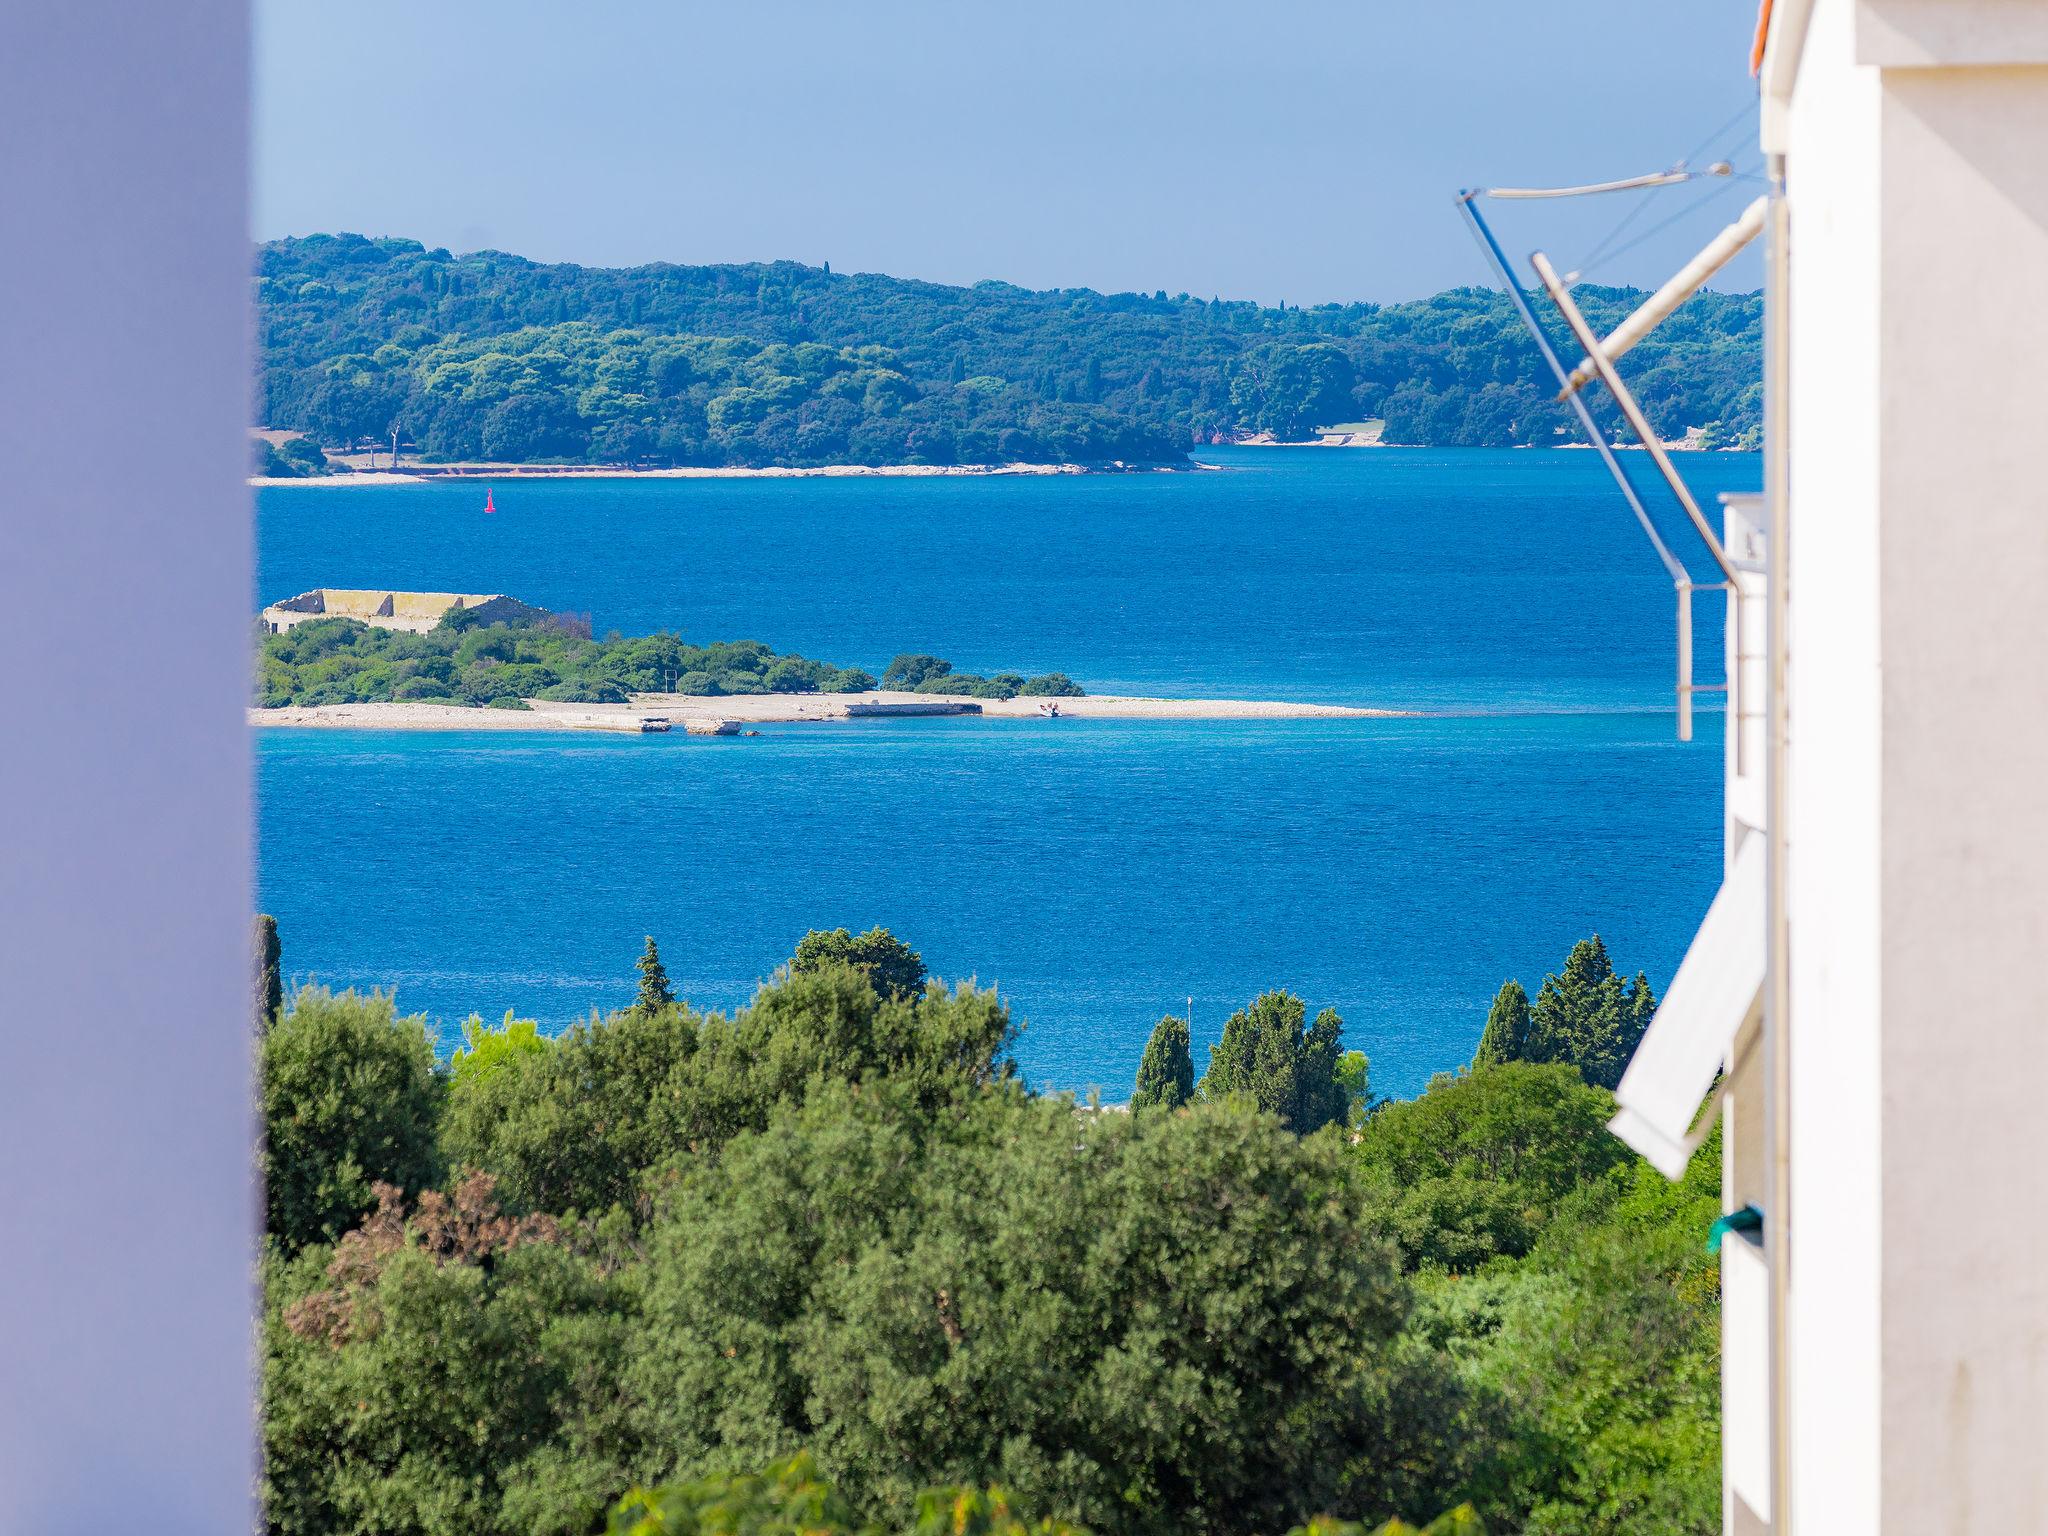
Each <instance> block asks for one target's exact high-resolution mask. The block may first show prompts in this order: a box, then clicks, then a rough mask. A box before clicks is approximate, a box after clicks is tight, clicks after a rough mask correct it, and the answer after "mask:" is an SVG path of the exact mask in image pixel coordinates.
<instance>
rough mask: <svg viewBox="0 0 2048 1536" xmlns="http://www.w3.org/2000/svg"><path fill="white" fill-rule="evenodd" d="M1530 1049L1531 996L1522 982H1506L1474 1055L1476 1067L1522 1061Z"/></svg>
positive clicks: (1494, 998)
mask: <svg viewBox="0 0 2048 1536" xmlns="http://www.w3.org/2000/svg"><path fill="white" fill-rule="evenodd" d="M1528 1048H1529V994H1528V993H1527V992H1524V991H1523V990H1522V984H1521V983H1520V982H1519V981H1513V980H1509V981H1504V982H1502V983H1501V984H1500V990H1499V991H1498V992H1496V993H1494V994H1493V1007H1492V1008H1491V1009H1489V1010H1488V1011H1487V1015H1486V1028H1485V1030H1484V1031H1482V1032H1481V1034H1480V1036H1479V1049H1478V1050H1477V1051H1474V1052H1473V1053H1472V1065H1473V1067H1474V1068H1478V1067H1497V1066H1500V1065H1501V1064H1502V1063H1503V1062H1509V1061H1522V1060H1524V1059H1525V1055H1524V1053H1525V1052H1526V1051H1527V1050H1528Z"/></svg>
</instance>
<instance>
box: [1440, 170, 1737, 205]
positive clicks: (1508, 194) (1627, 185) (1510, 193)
mask: <svg viewBox="0 0 2048 1536" xmlns="http://www.w3.org/2000/svg"><path fill="white" fill-rule="evenodd" d="M1698 174H1699V172H1697V171H1678V170H1672V171H1652V172H1651V173H1650V174H1649V175H1647V176H1625V177H1623V178H1622V179H1621V180H1620V181H1596V182H1592V183H1590V184H1588V185H1586V186H1583V187H1477V188H1474V189H1473V190H1472V191H1470V192H1467V193H1466V194H1465V196H1466V197H1468V198H1469V197H1499V198H1514V199H1521V198H1532V197H1593V196H1596V195H1598V194H1599V193H1602V192H1633V191H1635V190H1636V189H1637V188H1639V187H1675V186H1677V185H1678V184H1679V183H1680V182H1682V181H1691V180H1692V179H1693V178H1694V177H1695V176H1697V175H1698Z"/></svg>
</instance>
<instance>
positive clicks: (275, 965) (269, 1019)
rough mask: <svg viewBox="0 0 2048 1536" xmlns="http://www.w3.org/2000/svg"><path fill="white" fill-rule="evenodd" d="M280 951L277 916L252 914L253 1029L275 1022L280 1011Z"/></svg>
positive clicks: (282, 1009)
mask: <svg viewBox="0 0 2048 1536" xmlns="http://www.w3.org/2000/svg"><path fill="white" fill-rule="evenodd" d="M283 955H284V951H283V950H282V948H281V947H280V946H279V944H278V941H277V919H276V918H274V917H272V916H271V915H270V914H269V913H268V912H262V913H259V914H257V917H256V1032H257V1033H258V1034H261V1033H262V1032H263V1031H264V1030H266V1029H268V1028H270V1026H271V1025H272V1024H274V1023H276V1022H277V1016H278V1015H279V1014H281V1013H283V1012H284V971H283V969H282V968H281V964H280V962H281V961H282V959H283Z"/></svg>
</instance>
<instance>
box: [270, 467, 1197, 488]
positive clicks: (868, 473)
mask: <svg viewBox="0 0 2048 1536" xmlns="http://www.w3.org/2000/svg"><path fill="white" fill-rule="evenodd" d="M1207 467H1209V466H1207V465H1197V464H1129V465H1123V464H1104V465H1090V464H821V465H816V466H814V467H812V468H808V469H786V468H778V467H773V466H771V467H768V468H764V469H743V468H737V467H726V466H721V467H718V468H702V467H687V468H676V469H626V468H623V467H621V466H618V465H605V464H435V465H432V466H429V467H427V468H425V469H423V470H421V471H419V472H417V473H414V472H410V471H407V470H398V471H395V472H394V471H392V470H387V469H379V470H360V469H359V470H354V471H345V472H343V473H341V474H336V475H312V476H308V477H307V478H305V479H292V478H288V477H280V476H275V475H251V476H250V477H249V483H250V484H251V485H255V486H281V485H306V486H313V485H322V486H342V485H426V484H429V483H431V482H433V481H436V480H803V479H861V478H878V479H880V478H901V479H930V478H934V477H937V476H942V475H1154V474H1158V475H1168V474H1181V473H1185V472H1187V471H1190V470H1195V469H1203V468H1207Z"/></svg>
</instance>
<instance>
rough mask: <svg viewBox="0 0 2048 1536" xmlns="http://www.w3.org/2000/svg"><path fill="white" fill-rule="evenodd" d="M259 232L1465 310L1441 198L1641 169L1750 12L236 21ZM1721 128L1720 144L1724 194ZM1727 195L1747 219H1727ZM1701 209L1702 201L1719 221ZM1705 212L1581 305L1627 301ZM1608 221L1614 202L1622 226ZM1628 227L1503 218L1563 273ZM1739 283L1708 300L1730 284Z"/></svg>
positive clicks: (661, 0) (543, 12)
mask: <svg viewBox="0 0 2048 1536" xmlns="http://www.w3.org/2000/svg"><path fill="white" fill-rule="evenodd" d="M257 13H258V22H259V25H258V47H257V61H256V72H257V116H256V137H257V158H256V185H255V221H256V233H257V235H258V236H259V237H263V238H269V237H273V236H278V235H285V234H305V233H309V232H311V231H315V230H355V231H358V232H361V233H365V234H402V235H411V236H414V237H417V238H419V239H422V240H424V241H426V242H427V243H428V244H429V245H446V246H449V247H451V248H452V249H455V250H458V251H459V250H470V249H476V248H479V247H485V246H494V247H497V248H499V249H502V250H510V251H517V252H520V253H521V254H524V255H528V256H533V257H537V258H540V259H544V260H559V261H581V262H588V263H595V264H603V265H613V264H623V263H634V262H642V261H657V260H666V261H679V262H712V261H751V260H770V259H775V258H783V257H787V258H792V259H795V260H800V261H807V262H813V263H815V262H820V261H830V262H831V263H832V265H833V267H834V269H835V270H840V271H881V272H891V273H895V274H898V275H902V276H909V277H923V278H929V279H932V280H935V281H939V282H953V283H966V282H974V281H976V280H978V279H981V278H1002V279H1006V280H1008V281H1011V282H1017V283H1022V284H1026V285H1028V286H1032V287H1090V288H1096V289H1101V290H1104V291H1114V290H1121V289H1139V290H1146V291H1149V290H1153V289H1159V288H1164V289H1166V290H1167V291H1168V292H1174V293H1177V292H1180V291H1183V290H1185V291H1187V292H1191V293H1196V294H1200V295H1202V296H1204V297H1206V296H1209V295H1211V294H1219V295H1222V296H1223V297H1226V298H1250V299H1258V300H1262V301H1264V302H1266V303H1273V302H1275V301H1278V300H1283V299H1284V300H1286V301H1287V302H1289V303H1296V304H1300V303H1318V302H1322V301H1325V300H1343V299H1375V300H1381V301H1387V300H1394V299H1402V298H1410V297H1415V296H1418V295H1421V294H1425V293H1430V292H1434V291H1436V290H1437V289H1440V288H1445V287H1450V286H1453V285H1455V284H1460V283H1467V282H1473V281H1478V280H1480V279H1481V278H1482V277H1483V275H1484V274H1483V272H1482V269H1481V268H1480V266H1479V263H1478V258H1477V256H1476V253H1475V252H1474V250H1473V247H1472V245H1471V242H1470V240H1469V238H1468V236H1467V235H1466V234H1465V232H1464V229H1463V226H1462V224H1461V223H1460V221H1459V220H1458V219H1457V218H1456V216H1455V214H1454V211H1453V208H1452V203H1451V194H1452V192H1453V191H1454V190H1455V189H1456V188H1458V187H1460V186H1462V185H1467V184H1470V183H1472V182H1475V181H1477V182H1486V183H1492V184H1507V183H1529V182H1558V181H1570V182H1579V181H1589V180H1597V179H1602V178H1606V177H1610V176H1617V175H1627V174H1631V173H1634V172H1638V171H1642V170H1649V169H1654V168H1658V167H1660V166H1663V165H1665V164H1668V163H1670V162H1672V161H1675V160H1677V159H1679V158H1680V157H1682V156H1684V155H1686V154H1687V153H1688V152H1690V151H1692V150H1693V149H1694V148H1696V147H1697V146H1698V145H1699V143H1700V141H1701V140H1703V139H1706V138H1707V137H1708V136H1709V134H1710V133H1711V132H1712V131H1713V130H1715V129H1716V128H1718V127H1720V126H1721V125H1723V124H1725V123H1727V122H1728V121H1729V120H1730V119H1731V118H1734V117H1736V116H1737V115H1738V114H1739V113H1741V112H1742V111H1743V108H1744V105H1745V103H1746V102H1748V101H1750V100H1752V99H1753V97H1752V92H1751V87H1750V82H1749V80H1748V77H1747V73H1746V62H1747V59H1746V55H1747V51H1748V39H1749V31H1750V27H1751V25H1752V22H1753V18H1754V7H1753V6H1752V5H1751V4H1749V3H1748V0H1692V3H1685V0H1570V3H1566V4H1563V5H1556V6H1550V7H1539V6H1535V5H1527V4H1518V5H1510V4H1504V3H1500V0H1417V3H1411V4H1407V5H1393V4H1388V3H1383V0H1356V3H1352V4H1333V3H1316V0H1264V3H1259V4H1250V5H1244V4H1239V5H1221V4H1212V3H1209V0H1174V3H1171V4H1168V3H1154V0H1093V3H1087V4H1083V3H1072V0H1053V3H1022V0H1012V3H1009V4H990V3H982V0H857V3H856V0H838V3H826V0H739V3H733V0H727V3H726V4H723V5H720V6H717V7H713V6H707V5H702V4H699V3H696V0H583V3H581V4H577V5H567V4H563V3H561V0H489V3H486V0H432V3H430V4H421V3H419V0H350V3H348V4H342V3H340V0H258V4H257ZM1754 142H1755V140H1754V124H1753V120H1751V121H1748V122H1746V123H1738V124H1737V126H1736V128H1734V129H1732V130H1730V131H1729V132H1728V133H1725V134H1723V135H1722V137H1721V139H1720V140H1718V141H1717V143H1719V144H1722V145H1725V146H1726V147H1727V148H1728V149H1731V150H1734V151H1736V156H1735V158H1736V160H1737V164H1738V166H1739V167H1740V168H1742V169H1752V168H1754V165H1755V162H1756V159H1757V156H1756V153H1755V149H1754ZM1752 190H1753V189H1752ZM1717 191H1718V192H1719V193H1720V195H1718V196H1714V197H1713V200H1712V201H1711V202H1707V201H1706V199H1707V197H1709V196H1710V195H1712V194H1713V193H1715V192H1717ZM1748 195H1749V193H1747V192H1745V190H1744V188H1743V187H1742V186H1724V185H1720V184H1717V185H1715V186H1709V187H1704V188H1686V189H1682V190H1680V191H1678V192H1675V193H1662V194H1648V196H1650V197H1653V198H1656V199H1658V200H1657V201H1656V202H1655V203H1654V205H1653V206H1651V207H1648V208H1645V209H1644V210H1643V212H1642V213H1641V214H1640V215H1638V216H1637V217H1636V220H1635V223H1634V224H1633V225H1632V226H1631V227H1630V228H1629V230H1628V231H1627V234H1626V235H1625V237H1624V238H1625V239H1626V238H1633V237H1634V236H1636V235H1638V234H1641V233H1642V232H1644V231H1646V230H1649V229H1651V228H1652V226H1654V225H1656V224H1658V223H1660V222H1662V221H1664V220H1666V219H1667V218H1669V219H1670V220H1671V222H1670V223H1669V225H1668V227H1667V228H1665V229H1664V230H1662V231H1661V232H1659V233H1657V234H1655V235H1653V236H1652V237H1651V238H1650V239H1648V240H1645V241H1643V242H1642V243H1641V244H1640V245H1638V246H1636V247H1635V248H1634V249H1633V250H1629V251H1625V252H1623V253H1621V254H1620V255H1619V256H1618V257H1617V258H1616V259H1614V260H1613V261H1612V262H1611V263H1609V264H1608V265H1605V266H1603V267H1601V268H1600V269H1598V270H1597V271H1595V272H1593V273H1591V274H1589V275H1592V276H1593V277H1595V278H1596V280H1600V281H1612V282H1634V283H1638V284H1644V283H1652V284H1653V283H1655V282H1659V281H1661V280H1662V279H1663V278H1664V277H1665V276H1667V275H1668V274H1669V272H1670V271H1671V269H1672V268H1674V267H1675V266H1676V265H1677V264H1678V263H1679V262H1680V261H1682V260H1683V259H1684V258H1685V257H1686V256H1687V255H1689V254H1690V253H1691V251H1692V250H1693V249H1695V248H1696V247H1697V246H1698V245H1700V244H1702V243H1704V242H1705V240H1706V239H1707V238H1708V237H1709V236H1710V235H1711V234H1712V233H1713V231H1714V230H1715V229H1717V228H1719V227H1720V225H1721V224H1722V223H1724V222H1726V221H1727V220H1728V219H1730V218H1732V217H1734V215H1735V213H1736V212H1737V211H1738V210H1739V208H1740V206H1741V204H1742V203H1743V202H1745V201H1747V200H1748ZM1634 196H1637V197H1641V196H1644V194H1634ZM1629 211H1630V204H1629V203H1628V202H1627V201H1624V200H1622V199H1620V198H1607V199H1599V200H1593V201H1591V202H1589V203H1586V204H1582V205H1558V204H1544V205H1536V206H1531V205H1527V204H1524V205H1520V206H1518V207H1516V208H1513V209H1505V210H1503V211H1502V214H1501V219H1500V225H1501V228H1502V232H1503V237H1504V242H1505V243H1506V244H1507V246H1508V249H1509V251H1510V252H1511V253H1512V254H1515V255H1520V254H1522V253H1524V252H1526V251H1527V250H1528V249H1530V248H1532V247H1533V246H1537V245H1542V246H1543V247H1544V248H1546V249H1548V250H1550V251H1551V252H1552V254H1553V255H1554V256H1556V257H1559V258H1561V264H1562V265H1564V266H1566V267H1571V266H1575V265H1577V264H1578V263H1579V262H1580V260H1581V258H1582V257H1583V256H1584V255H1586V254H1587V253H1588V252H1589V251H1590V250H1591V249H1592V248H1593V247H1594V246H1595V245H1596V244H1597V242H1598V241H1599V239H1600V237H1601V236H1602V235H1604V234H1605V233H1606V232H1607V230H1608V229H1609V228H1610V227H1611V226H1612V225H1613V224H1614V223H1615V222H1616V221H1617V220H1619V219H1620V218H1621V217H1622V216H1623V215H1624V214H1627V213H1628V212H1629ZM1754 262H1755V258H1754V257H1753V256H1752V257H1750V258H1747V259H1746V260H1745V262H1743V263H1738V265H1737V266H1735V267H1733V268H1731V269H1730V271H1729V273H1727V274H1725V275H1724V279H1723V283H1722V286H1728V287H1736V288H1749V287H1754V286H1755V285H1756V283H1757V281H1758V277H1757V272H1756V270H1755V266H1754Z"/></svg>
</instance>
